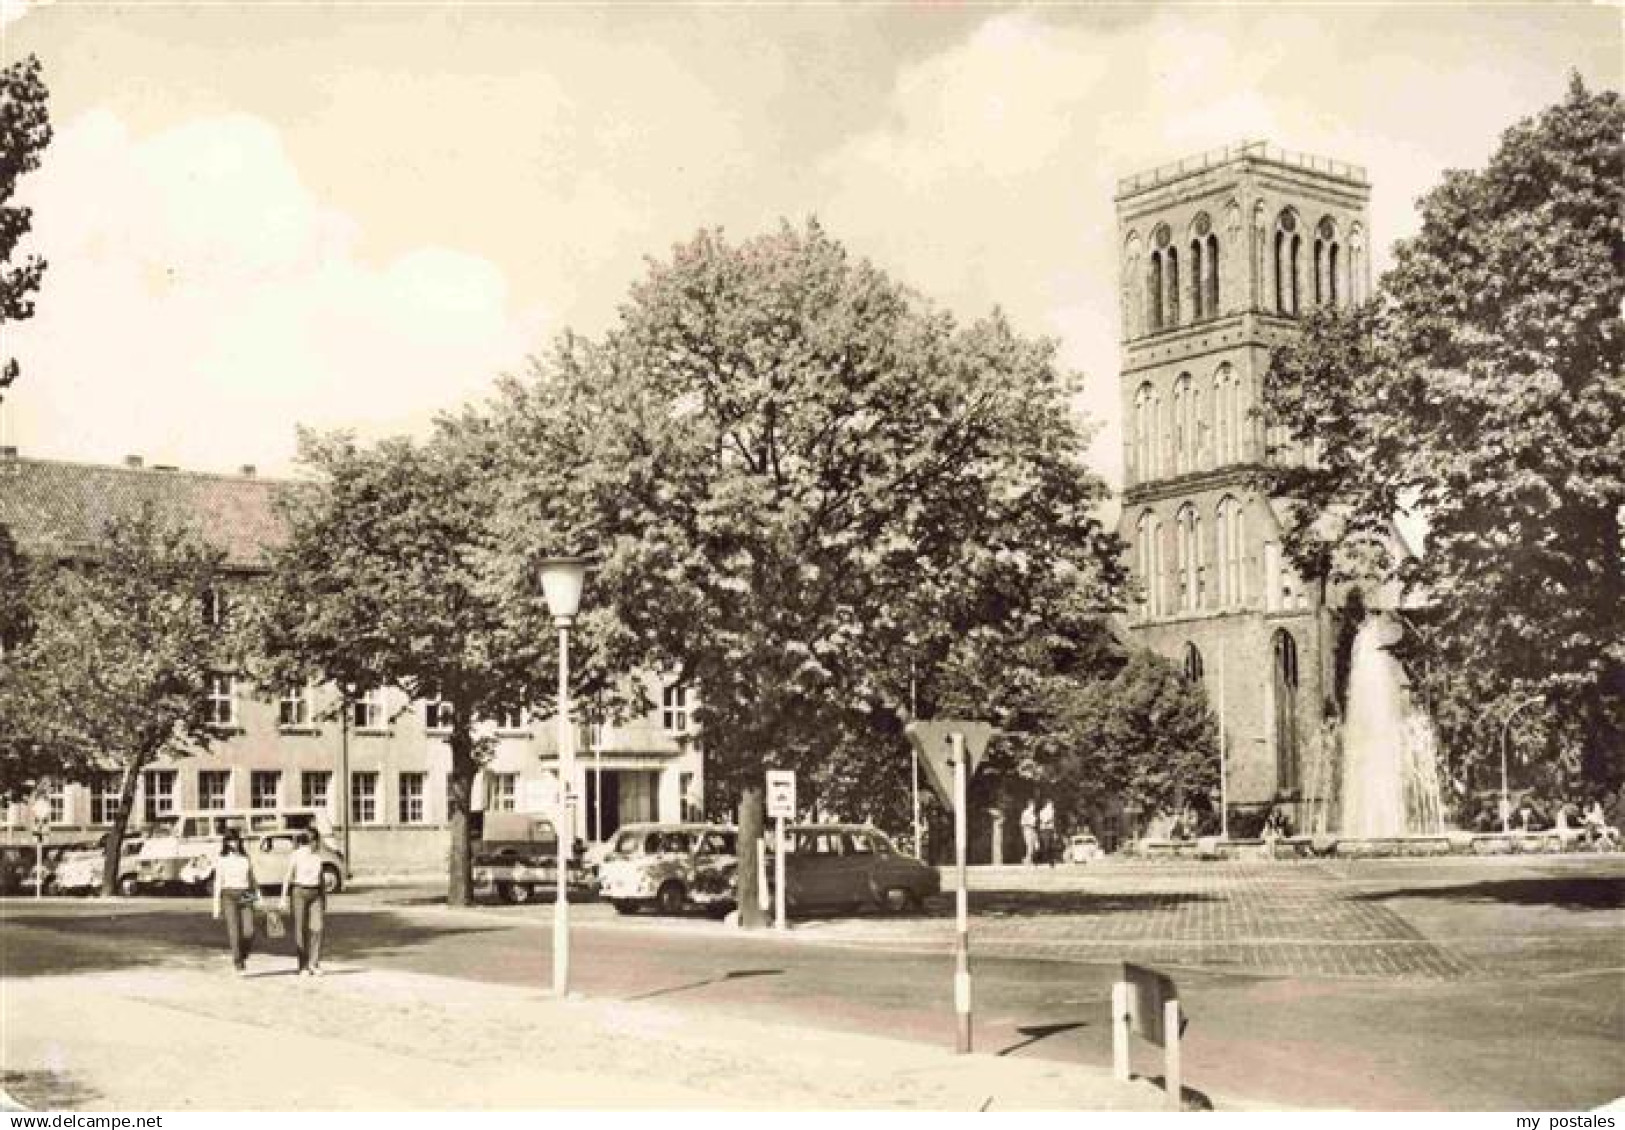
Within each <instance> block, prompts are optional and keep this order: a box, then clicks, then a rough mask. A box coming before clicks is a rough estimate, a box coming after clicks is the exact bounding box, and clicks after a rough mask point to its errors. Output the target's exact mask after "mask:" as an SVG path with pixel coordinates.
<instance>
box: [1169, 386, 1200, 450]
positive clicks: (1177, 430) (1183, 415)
mask: <svg viewBox="0 0 1625 1130" xmlns="http://www.w3.org/2000/svg"><path fill="white" fill-rule="evenodd" d="M1201 418H1202V411H1201V398H1200V396H1199V395H1198V393H1197V391H1196V384H1195V382H1193V381H1192V380H1191V376H1190V374H1189V373H1181V374H1179V379H1178V380H1176V381H1175V382H1174V399H1173V433H1174V435H1173V439H1174V472H1175V473H1176V474H1189V473H1190V472H1192V471H1194V470H1196V467H1197V448H1198V447H1199V446H1200V444H1201Z"/></svg>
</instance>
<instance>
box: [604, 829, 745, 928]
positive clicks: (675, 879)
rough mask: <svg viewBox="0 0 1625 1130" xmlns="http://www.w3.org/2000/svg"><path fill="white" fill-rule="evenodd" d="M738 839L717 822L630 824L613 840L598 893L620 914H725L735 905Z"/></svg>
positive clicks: (605, 856)
mask: <svg viewBox="0 0 1625 1130" xmlns="http://www.w3.org/2000/svg"><path fill="white" fill-rule="evenodd" d="M738 852H739V836H738V833H737V832H736V831H735V830H734V829H733V828H726V827H722V826H721V825H716V824H629V825H627V826H626V827H624V828H622V829H621V830H620V831H619V832H617V833H616V834H615V836H614V837H613V838H612V839H611V840H610V846H609V851H608V852H606V853H605V854H604V861H603V863H601V864H600V865H599V867H598V893H599V896H600V897H602V898H603V899H605V900H606V901H608V902H609V903H610V905H612V906H614V907H615V909H616V910H618V911H620V912H621V913H622V914H631V913H633V912H635V911H638V910H643V909H646V908H654V909H656V910H659V911H660V912H661V913H662V914H678V913H681V912H682V911H684V910H686V909H688V908H689V907H691V906H692V907H702V908H704V909H706V910H708V911H710V912H712V913H726V912H727V911H728V910H730V909H732V908H733V905H734V902H735V894H734V876H735V874H736V873H737V871H738V869H739V856H738Z"/></svg>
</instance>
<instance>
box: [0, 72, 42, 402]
mask: <svg viewBox="0 0 1625 1130" xmlns="http://www.w3.org/2000/svg"><path fill="white" fill-rule="evenodd" d="M46 103H47V94H46V89H45V82H44V80H43V79H42V78H41V77H40V62H39V59H37V58H36V57H34V56H33V55H30V56H28V57H27V58H26V59H19V60H17V61H16V62H15V63H10V64H8V65H7V66H5V67H4V68H3V69H0V326H4V325H7V324H9V323H11V322H20V321H23V320H24V319H26V318H30V317H33V314H34V300H33V294H34V292H35V291H37V290H38V289H39V284H40V279H41V277H42V276H43V275H44V274H45V260H43V259H41V258H40V257H39V256H38V255H30V256H28V257H27V258H26V259H24V260H23V261H22V262H20V263H14V262H13V261H12V256H13V254H14V253H15V251H16V249H17V243H18V241H19V240H21V239H22V237H23V236H25V235H27V234H28V230H29V228H30V227H31V226H32V224H33V210H32V209H29V208H23V207H19V206H17V205H15V204H12V203H10V201H11V198H12V196H13V194H15V192H16V191H17V181H18V179H19V178H21V177H22V176H23V175H24V174H25V173H30V172H32V171H34V170H35V169H37V168H39V162H40V154H41V153H42V152H44V150H45V147H46V146H47V145H49V144H50V141H51V116H50V111H49V108H48V106H47V104H46ZM17 371H18V370H17V362H16V360H15V359H14V358H10V357H8V358H5V359H4V364H3V365H0V394H3V393H4V392H5V390H6V389H7V388H9V387H10V386H11V383H12V382H13V381H15V380H16V379H17Z"/></svg>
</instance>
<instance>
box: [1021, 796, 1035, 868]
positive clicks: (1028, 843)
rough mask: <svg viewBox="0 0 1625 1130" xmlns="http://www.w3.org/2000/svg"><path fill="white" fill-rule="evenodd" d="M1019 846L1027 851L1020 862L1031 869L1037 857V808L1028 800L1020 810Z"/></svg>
mask: <svg viewBox="0 0 1625 1130" xmlns="http://www.w3.org/2000/svg"><path fill="white" fill-rule="evenodd" d="M1021 845H1022V847H1024V848H1026V849H1027V856H1026V858H1025V859H1023V860H1022V862H1023V863H1025V864H1026V865H1027V866H1028V867H1031V866H1032V865H1033V861H1034V859H1035V857H1036V856H1037V855H1038V808H1037V807H1036V806H1035V805H1034V804H1033V802H1032V801H1030V800H1029V801H1028V802H1027V807H1026V808H1023V809H1022V810H1021Z"/></svg>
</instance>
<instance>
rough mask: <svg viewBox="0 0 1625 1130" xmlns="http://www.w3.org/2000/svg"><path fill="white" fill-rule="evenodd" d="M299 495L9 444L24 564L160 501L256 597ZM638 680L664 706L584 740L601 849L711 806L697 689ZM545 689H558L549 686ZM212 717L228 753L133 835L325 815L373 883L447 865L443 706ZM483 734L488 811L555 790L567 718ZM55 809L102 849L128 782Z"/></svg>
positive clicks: (386, 701)
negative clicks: (283, 812)
mask: <svg viewBox="0 0 1625 1130" xmlns="http://www.w3.org/2000/svg"><path fill="white" fill-rule="evenodd" d="M286 487H287V484H285V483H280V482H278V481H276V480H271V479H265V478H262V477H260V476H258V475H256V474H255V473H254V470H253V468H251V467H245V468H243V473H242V474H239V475H208V474H195V473H191V472H184V471H179V470H176V469H174V468H167V467H145V466H143V465H142V464H141V461H140V460H137V459H133V458H132V459H131V460H128V461H127V462H126V465H124V466H118V467H113V466H99V465H91V464H80V463H66V462H57V461H51V460H41V459H26V458H22V457H20V456H19V455H18V454H17V453H16V451H15V450H14V449H10V448H0V526H3V527H5V528H6V529H7V530H9V532H10V534H11V536H12V538H13V539H14V540H15V542H16V544H17V547H18V548H19V549H20V550H21V551H22V553H23V554H24V555H25V556H30V557H54V558H58V559H60V558H64V557H72V556H75V555H79V554H83V553H87V552H90V551H92V550H94V548H95V545H96V542H97V539H98V538H99V537H100V531H101V530H102V529H103V527H104V526H105V523H106V522H107V521H108V520H109V519H110V518H112V517H114V516H116V515H119V514H128V513H133V512H134V511H135V510H136V509H137V508H139V507H141V506H143V505H150V506H153V507H155V508H156V509H157V510H158V511H159V512H160V513H162V514H164V515H165V516H166V517H168V518H170V519H171V520H180V521H185V522H187V523H189V524H190V525H191V526H192V527H193V528H194V529H196V530H197V531H198V533H199V534H200V535H202V536H203V537H204V538H205V539H206V540H208V541H209V542H210V543H212V544H214V545H215V546H217V547H219V548H220V549H222V550H223V551H224V552H225V554H226V560H225V564H226V568H227V570H228V571H229V574H230V575H231V577H232V578H233V579H234V580H235V582H236V583H238V584H240V585H243V586H245V587H246V586H248V585H251V584H252V582H253V579H254V577H255V576H256V575H259V574H262V573H263V572H264V569H265V564H264V561H265V557H264V555H265V551H266V550H267V549H268V548H271V547H274V546H275V545H276V544H278V542H279V540H280V538H281V536H282V531H281V526H280V523H279V521H278V518H277V516H276V509H275V507H274V505H273V503H274V500H275V497H276V495H277V493H278V492H279V491H282V490H285V489H286ZM231 604H232V600H231V596H230V593H229V590H228V593H227V595H226V598H225V600H224V601H222V602H220V603H219V606H218V608H217V609H216V612H217V613H221V614H224V615H230V608H231ZM637 678H639V679H641V680H643V681H644V683H645V691H646V693H647V696H648V698H649V700H650V701H651V702H652V703H654V706H653V708H652V709H651V710H650V711H649V712H648V713H647V714H645V715H643V716H641V717H638V718H634V719H631V720H630V721H627V722H624V723H620V724H613V725H578V726H576V727H575V728H574V735H575V743H574V744H575V751H576V762H575V764H576V774H575V781H574V786H575V791H576V793H577V795H579V796H581V797H582V798H583V801H584V804H583V807H582V808H581V809H580V817H579V819H580V821H581V827H580V829H578V830H579V832H580V833H581V834H582V835H584V836H585V837H587V838H589V839H594V840H596V839H601V838H603V837H606V836H609V835H611V834H613V832H614V831H615V830H616V829H617V828H619V827H620V826H621V825H622V824H624V823H630V822H632V821H637V820H678V819H683V818H686V817H692V816H696V815H697V814H698V812H699V809H700V806H701V804H702V797H703V791H704V782H703V776H702V758H701V754H700V751H699V747H698V745H697V743H696V741H695V738H696V735H695V732H694V729H693V726H692V722H691V719H692V714H691V711H692V709H693V705H694V703H693V699H692V695H691V692H690V690H689V689H688V688H686V687H683V686H680V685H675V684H672V683H670V682H669V681H666V680H663V679H662V678H660V677H659V676H658V675H657V674H654V673H648V672H646V673H642V674H640V675H638V676H637ZM544 682H545V685H548V686H551V685H552V677H551V675H549V677H548V678H547V679H546V680H544ZM210 706H211V710H212V711H213V718H214V721H215V724H216V725H217V727H218V729H219V731H220V733H221V734H222V740H221V741H219V742H218V743H217V744H216V745H215V747H214V748H213V750H212V751H211V752H209V753H206V754H201V755H197V756H192V757H184V758H177V759H174V760H166V761H161V762H159V763H158V764H155V765H154V766H153V767H152V768H151V769H149V770H147V771H146V772H145V773H144V774H143V775H142V779H141V782H140V785H139V788H138V792H137V795H136V800H135V804H136V812H135V814H134V816H135V819H134V821H133V824H132V826H133V827H137V828H139V827H140V826H141V825H143V824H147V823H151V822H153V821H155V820H157V819H159V818H161V817H163V816H165V815H167V814H169V813H172V812H176V811H181V810H188V809H225V808H242V809H252V808H258V809H272V808H278V807H312V808H320V809H325V810H326V811H327V813H328V815H329V817H330V819H331V820H332V822H333V825H334V827H335V829H339V830H343V829H344V827H345V825H346V824H348V826H349V827H348V831H349V841H350V845H351V853H352V856H353V858H352V859H351V861H350V862H351V865H352V867H353V869H355V870H356V871H358V872H362V873H367V872H372V873H380V872H390V871H413V870H423V869H434V868H438V867H441V866H443V865H444V863H445V858H446V851H447V847H448V841H447V838H446V829H447V808H446V793H447V778H448V776H449V773H450V768H451V751H450V747H449V746H448V745H447V744H446V738H447V736H448V732H447V730H446V729H445V728H444V727H443V726H441V725H440V721H441V719H440V718H439V710H438V707H437V704H434V703H425V702H412V701H408V700H407V698H406V696H405V695H403V694H401V693H400V692H398V691H391V690H385V691H382V692H379V693H377V694H374V695H371V696H368V697H367V698H366V699H364V700H362V701H359V702H353V703H350V704H349V705H348V707H346V706H345V704H343V703H342V702H341V701H340V699H339V696H338V694H337V692H336V691H335V690H334V689H333V688H331V687H301V688H288V689H277V690H267V689H265V688H259V687H255V686H252V685H250V684H249V683H247V682H246V681H245V680H243V679H241V678H239V677H237V676H234V675H233V674H231V673H229V672H222V673H221V674H220V675H219V676H217V677H216V682H215V685H214V687H213V688H212V692H211V702H210ZM486 729H487V730H488V731H489V733H490V734H491V736H493V737H494V739H495V748H494V752H493V754H492V756H491V759H490V761H489V762H488V764H487V765H486V766H485V767H484V769H483V770H482V772H481V774H480V777H479V779H478V780H477V781H476V784H475V790H474V807H475V808H476V810H482V809H483V810H513V811H519V810H523V809H525V808H526V807H529V806H532V805H533V804H535V803H537V801H536V798H537V797H539V796H542V795H545V794H546V793H547V792H548V791H550V790H555V791H556V788H557V779H558V764H559V759H558V739H557V723H556V721H555V720H554V719H553V718H552V717H538V718H532V717H530V716H529V715H528V714H524V713H520V714H515V715H513V716H510V717H507V718H502V719H495V720H491V721H490V722H488V723H486ZM346 773H347V774H348V777H347V778H346V777H345V776H344V774H346ZM346 779H347V780H348V782H349V786H350V788H349V805H348V807H349V811H348V813H346V812H345V811H344V809H345V805H344V802H343V795H344V793H343V790H342V788H341V783H342V782H343V781H344V780H346ZM48 796H49V799H50V801H51V805H52V836H53V838H55V839H81V838H87V837H88V836H91V835H94V834H96V833H98V832H100V831H103V830H105V829H106V828H107V827H109V826H110V824H111V821H112V816H113V813H114V811H115V810H116V806H117V804H118V799H119V782H118V779H117V777H116V775H112V774H108V775H104V776H103V777H101V778H100V779H97V780H91V781H74V782H53V783H52V784H51V786H50V791H49V793H48ZM5 816H6V829H7V831H8V832H9V833H11V834H12V835H20V834H22V833H23V832H24V831H26V829H27V827H28V818H27V814H26V811H25V806H24V805H22V804H13V805H10V806H9V808H8V810H7V812H6V813H5Z"/></svg>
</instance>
